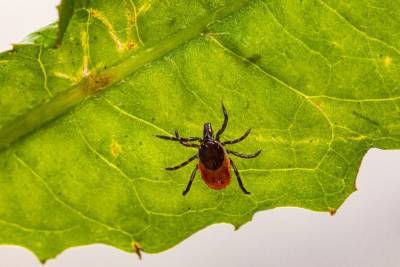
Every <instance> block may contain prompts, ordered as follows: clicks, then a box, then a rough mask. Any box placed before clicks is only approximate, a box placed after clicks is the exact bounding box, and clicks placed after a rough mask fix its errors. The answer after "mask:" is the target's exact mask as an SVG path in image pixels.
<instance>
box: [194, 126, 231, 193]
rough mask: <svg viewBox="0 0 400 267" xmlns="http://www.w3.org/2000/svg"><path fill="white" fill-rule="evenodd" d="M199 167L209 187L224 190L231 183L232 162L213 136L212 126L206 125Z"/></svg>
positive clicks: (200, 150)
mask: <svg viewBox="0 0 400 267" xmlns="http://www.w3.org/2000/svg"><path fill="white" fill-rule="evenodd" d="M198 156H199V162H198V163H197V167H198V169H199V171H200V173H201V177H202V178H203V180H204V182H205V183H206V184H207V185H208V187H210V188H212V189H216V190H219V189H223V188H225V187H226V186H227V185H228V184H229V182H230V181H231V174H230V171H229V169H230V168H229V167H230V162H229V158H228V155H227V153H226V151H225V149H224V147H223V146H222V145H221V144H220V143H219V142H218V141H216V140H214V138H213V136H212V128H211V124H209V123H206V124H205V125H204V137H203V141H202V142H201V145H200V149H199V154H198Z"/></svg>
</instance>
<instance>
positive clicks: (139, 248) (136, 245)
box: [132, 242, 143, 260]
mask: <svg viewBox="0 0 400 267" xmlns="http://www.w3.org/2000/svg"><path fill="white" fill-rule="evenodd" d="M132 249H133V252H135V253H136V254H137V255H138V257H139V260H141V259H142V250H143V249H142V246H141V245H140V244H139V243H138V242H132Z"/></svg>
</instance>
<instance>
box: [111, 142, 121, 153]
mask: <svg viewBox="0 0 400 267" xmlns="http://www.w3.org/2000/svg"><path fill="white" fill-rule="evenodd" d="M120 153H121V145H120V144H118V142H117V140H115V138H114V137H113V139H112V141H111V154H112V155H113V156H114V157H118V156H119V154H120Z"/></svg>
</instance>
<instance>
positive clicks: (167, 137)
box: [156, 135, 201, 148]
mask: <svg viewBox="0 0 400 267" xmlns="http://www.w3.org/2000/svg"><path fill="white" fill-rule="evenodd" d="M156 137H158V138H160V139H165V140H169V141H175V142H179V143H180V144H181V145H184V146H187V147H197V148H199V147H200V145H198V144H188V143H186V142H190V141H201V138H198V137H190V139H193V140H190V139H189V138H180V137H179V135H178V136H177V137H173V136H166V135H156ZM194 138H196V139H194ZM197 138H198V139H197Z"/></svg>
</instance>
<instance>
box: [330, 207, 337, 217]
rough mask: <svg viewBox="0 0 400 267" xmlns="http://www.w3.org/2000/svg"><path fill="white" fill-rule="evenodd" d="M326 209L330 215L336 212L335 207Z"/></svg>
mask: <svg viewBox="0 0 400 267" xmlns="http://www.w3.org/2000/svg"><path fill="white" fill-rule="evenodd" d="M328 211H329V214H330V215H331V216H333V215H335V214H336V211H337V209H335V208H329V210H328Z"/></svg>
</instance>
